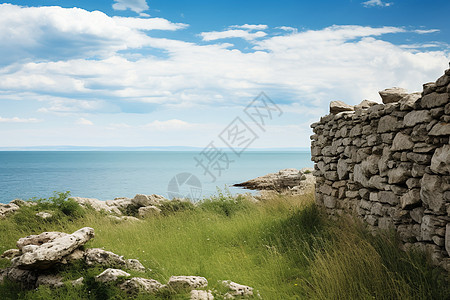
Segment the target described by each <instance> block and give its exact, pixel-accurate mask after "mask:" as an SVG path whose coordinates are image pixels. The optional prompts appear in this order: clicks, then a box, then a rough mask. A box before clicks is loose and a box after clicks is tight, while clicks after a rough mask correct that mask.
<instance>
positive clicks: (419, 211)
mask: <svg viewBox="0 0 450 300" xmlns="http://www.w3.org/2000/svg"><path fill="white" fill-rule="evenodd" d="M424 211H425V208H423V207H416V208H414V209H413V210H411V211H410V212H409V214H410V216H411V218H412V219H413V220H414V221H415V222H416V223H419V224H420V223H422V218H423V214H424Z"/></svg>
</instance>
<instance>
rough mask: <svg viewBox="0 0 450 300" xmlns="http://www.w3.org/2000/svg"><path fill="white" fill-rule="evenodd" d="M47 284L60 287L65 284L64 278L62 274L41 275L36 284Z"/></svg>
mask: <svg viewBox="0 0 450 300" xmlns="http://www.w3.org/2000/svg"><path fill="white" fill-rule="evenodd" d="M40 285H46V286H49V287H52V288H59V287H62V286H63V285H64V283H63V278H62V277H61V276H60V275H39V277H38V278H37V281H36V286H40Z"/></svg>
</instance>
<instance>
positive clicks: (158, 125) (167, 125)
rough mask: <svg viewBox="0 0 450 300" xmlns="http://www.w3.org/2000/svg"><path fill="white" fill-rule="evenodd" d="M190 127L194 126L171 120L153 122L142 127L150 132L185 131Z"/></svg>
mask: <svg viewBox="0 0 450 300" xmlns="http://www.w3.org/2000/svg"><path fill="white" fill-rule="evenodd" d="M192 126H194V124H191V123H188V122H185V121H182V120H178V119H172V120H167V121H159V120H155V121H153V122H150V123H148V124H146V125H144V126H143V127H144V128H148V129H152V130H186V129H189V127H192Z"/></svg>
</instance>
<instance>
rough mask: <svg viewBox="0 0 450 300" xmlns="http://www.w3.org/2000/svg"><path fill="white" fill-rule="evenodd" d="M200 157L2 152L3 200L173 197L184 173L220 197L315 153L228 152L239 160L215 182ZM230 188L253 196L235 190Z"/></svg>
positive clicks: (307, 161)
mask: <svg viewBox="0 0 450 300" xmlns="http://www.w3.org/2000/svg"><path fill="white" fill-rule="evenodd" d="M197 155H198V152H188V151H183V152H174V151H143V152H139V151H117V152H115V151H54V152H53V151H0V202H1V203H7V202H9V201H11V200H13V199H15V198H21V199H29V198H32V197H38V198H47V197H49V196H51V195H52V194H53V191H58V192H63V191H70V192H71V195H72V196H79V197H89V198H98V199H101V200H108V199H114V198H116V197H130V198H132V197H133V196H134V195H135V194H160V195H163V196H165V197H168V196H169V193H168V186H169V182H170V181H171V180H172V179H173V178H174V177H175V176H176V175H177V174H180V173H191V174H193V175H194V177H191V179H192V178H195V177H197V178H198V181H199V182H200V184H201V196H202V197H204V196H210V195H212V194H215V193H216V190H217V189H216V188H217V187H219V188H221V189H224V187H225V186H231V185H232V184H234V183H239V182H243V181H246V180H249V179H251V178H255V177H258V176H262V175H265V174H267V173H273V172H276V171H278V170H280V169H285V168H297V169H300V168H304V167H312V166H313V163H312V162H311V161H310V153H309V152H256V151H247V152H244V153H243V154H242V155H241V156H240V157H237V156H235V155H234V154H232V153H228V156H229V158H230V160H234V162H232V163H231V164H230V165H229V167H228V169H225V170H222V171H221V172H222V173H221V175H220V176H219V174H218V171H217V170H216V171H214V173H213V174H215V175H216V181H215V182H212V177H210V176H209V175H208V174H207V175H204V172H203V170H202V169H201V168H200V167H197V166H196V164H197V163H196V161H195V160H194V157H195V156H197ZM221 167H222V168H225V164H224V163H222V165H221ZM216 168H217V165H216ZM180 178H181V179H182V178H186V176H184V177H183V176H181V177H180V176H178V177H177V179H178V182H177V181H174V180H172V185H171V186H170V187H169V191H173V188H174V185H173V184H174V183H175V184H179V185H180V189H179V190H180V192H183V189H184V188H186V185H184V186H183V182H179V180H180ZM194 185H195V186H196V187H197V186H198V184H196V183H195V184H194ZM197 190H198V189H197ZM229 190H230V192H232V193H237V192H243V191H245V192H247V191H246V190H242V189H238V188H233V187H229ZM186 191H189V189H187V190H186ZM196 196H199V194H197V195H196Z"/></svg>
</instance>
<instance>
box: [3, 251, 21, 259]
mask: <svg viewBox="0 0 450 300" xmlns="http://www.w3.org/2000/svg"><path fill="white" fill-rule="evenodd" d="M20 255H22V251H20V250H19V249H9V250H6V251H5V252H3V254H2V255H1V256H0V257H1V258H7V259H13V258H14V257H17V256H20Z"/></svg>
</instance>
